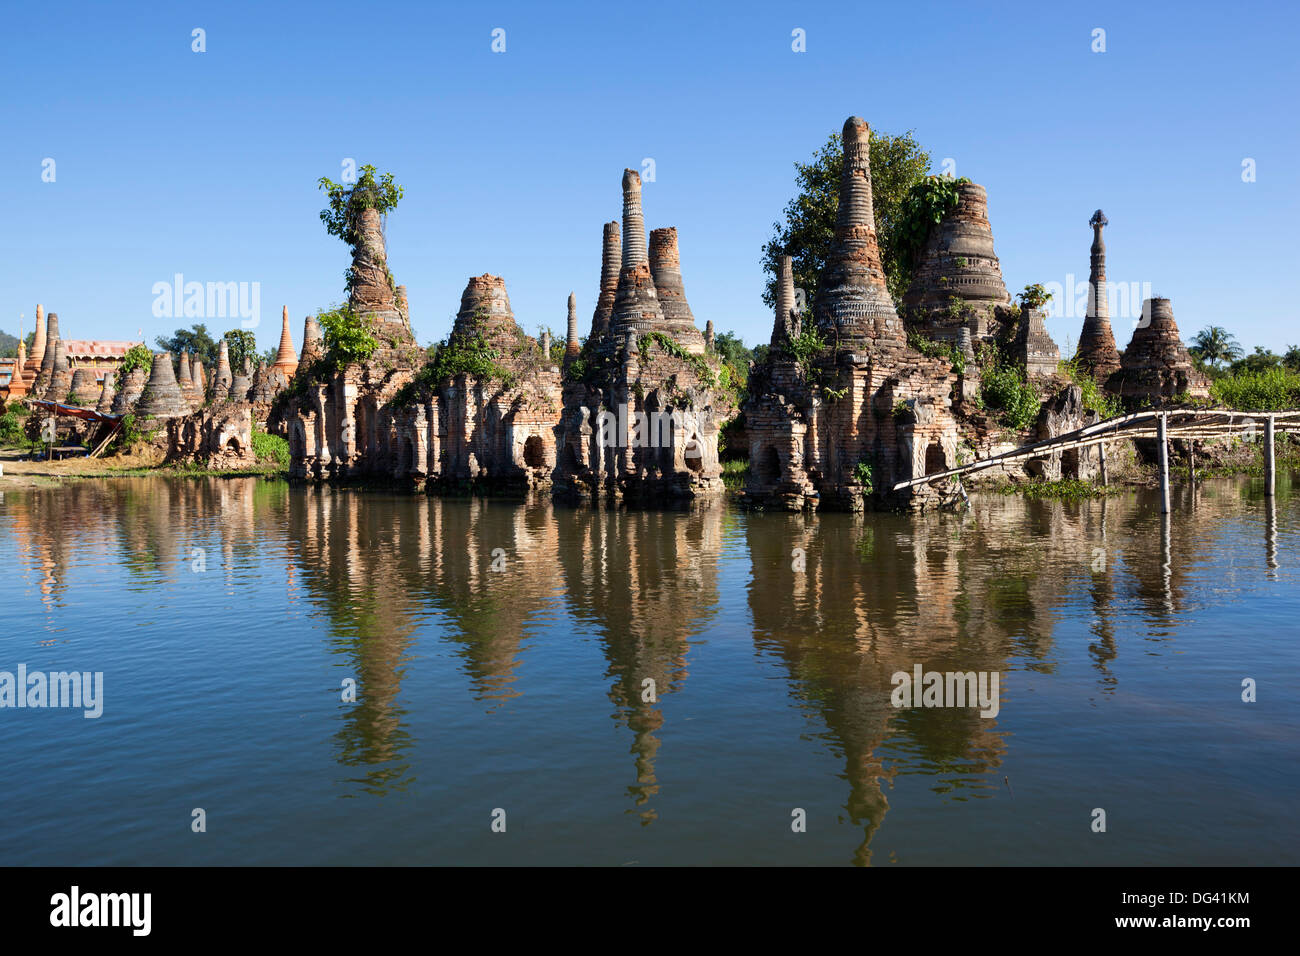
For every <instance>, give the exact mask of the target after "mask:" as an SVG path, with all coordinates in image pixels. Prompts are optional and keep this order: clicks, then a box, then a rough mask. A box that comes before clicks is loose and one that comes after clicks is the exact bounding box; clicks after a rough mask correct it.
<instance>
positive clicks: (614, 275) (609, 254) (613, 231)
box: [591, 222, 622, 338]
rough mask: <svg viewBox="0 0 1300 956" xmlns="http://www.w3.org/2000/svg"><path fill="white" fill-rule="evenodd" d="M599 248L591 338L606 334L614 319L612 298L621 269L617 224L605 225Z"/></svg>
mask: <svg viewBox="0 0 1300 956" xmlns="http://www.w3.org/2000/svg"><path fill="white" fill-rule="evenodd" d="M600 248H601V255H600V296H599V298H597V299H596V311H595V313H594V314H593V315H592V317H591V335H592V337H593V338H597V337H599V336H601V335H604V334H605V333H606V332H608V331H609V323H610V320H611V319H613V317H614V297H615V296H616V295H617V294H618V275H619V270H620V269H621V268H622V250H621V248H620V241H619V231H618V223H616V222H607V223H605V228H604V230H603V235H602V236H601V247H600Z"/></svg>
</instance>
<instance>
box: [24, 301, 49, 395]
mask: <svg viewBox="0 0 1300 956" xmlns="http://www.w3.org/2000/svg"><path fill="white" fill-rule="evenodd" d="M45 341H46V339H45V306H43V305H41V304H40V303H37V305H36V331H35V334H34V335H33V336H32V350H31V352H29V353H28V355H27V368H28V370H29V371H30V372H31V376H30V377H31V378H32V379H33V380H34V379H35V378H36V375H37V373H38V372H40V370H41V360H42V359H44V358H45Z"/></svg>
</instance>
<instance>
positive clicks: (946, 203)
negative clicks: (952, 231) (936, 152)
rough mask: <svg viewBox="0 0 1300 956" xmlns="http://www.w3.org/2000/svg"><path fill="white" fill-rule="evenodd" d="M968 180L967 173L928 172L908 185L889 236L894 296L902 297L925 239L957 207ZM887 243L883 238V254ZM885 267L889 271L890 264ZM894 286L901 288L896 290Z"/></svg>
mask: <svg viewBox="0 0 1300 956" xmlns="http://www.w3.org/2000/svg"><path fill="white" fill-rule="evenodd" d="M969 182H970V180H969V179H967V178H966V177H965V176H962V177H961V178H960V179H954V178H953V177H952V176H926V177H925V178H923V179H921V180H920V181H919V182H916V183H913V184H912V185H911V187H910V188H909V189H908V191H907V196H906V197H905V198H904V199H903V202H902V205H901V208H900V209H899V213H898V218H897V221H896V223H895V224H894V227H893V231H892V235H891V236H890V239H889V241H890V243H891V244H892V245H893V258H894V263H893V266H894V273H896V274H897V278H895V275H894V274H892V273H891V274H890V276H889V279H890V281H889V292H890V294H891V295H892V296H893V297H894V299H895V300H899V299H901V298H902V297H903V293H904V292H906V291H907V287H908V286H909V285H911V282H912V270H913V269H915V268H916V260H917V257H919V256H920V254H921V250H922V249H923V248H925V241H926V240H927V239H929V238H930V230H932V229H933V228H934V227H935V226H937V225H939V223H940V222H942V221H943V217H944V216H946V215H948V213H950V212H951V211H952V210H953V209H955V208H956V207H957V202H958V199H959V198H960V193H959V192H958V191H957V187H958V186H961V185H963V184H965V183H969ZM884 245H885V244H884V242H882V243H881V254H882V258H883V254H884ZM885 271H886V272H887V273H888V272H889V271H890V270H889V266H888V265H886V267H885ZM895 287H897V289H898V291H896V292H895V291H894V290H895Z"/></svg>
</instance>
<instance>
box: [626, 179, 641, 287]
mask: <svg viewBox="0 0 1300 956" xmlns="http://www.w3.org/2000/svg"><path fill="white" fill-rule="evenodd" d="M623 238H624V240H626V241H625V242H624V243H623V268H624V269H631V268H635V267H636V266H638V265H640V264H641V263H643V262H645V261H646V245H645V216H644V215H643V214H642V212H641V174H640V173H638V172H637V171H636V170H635V169H625V170H623Z"/></svg>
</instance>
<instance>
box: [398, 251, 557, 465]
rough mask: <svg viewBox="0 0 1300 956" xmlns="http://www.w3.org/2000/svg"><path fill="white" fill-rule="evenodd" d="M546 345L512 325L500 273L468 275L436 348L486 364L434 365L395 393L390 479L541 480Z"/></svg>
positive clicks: (547, 420)
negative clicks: (468, 367)
mask: <svg viewBox="0 0 1300 956" xmlns="http://www.w3.org/2000/svg"><path fill="white" fill-rule="evenodd" d="M574 321H575V322H576V316H575V318H574ZM544 338H545V337H544ZM545 346H546V343H545V342H544V341H543V342H542V343H539V342H538V341H537V340H536V339H534V338H532V337H531V336H528V335H526V334H524V332H523V330H522V329H521V328H519V326H518V324H516V322H515V317H514V313H513V312H512V311H511V308H510V297H509V295H507V293H506V284H505V280H504V279H502V278H501V277H500V276H493V275H481V276H476V277H474V278H472V279H470V280H469V283H468V284H467V285H466V286H465V292H464V294H463V295H462V296H461V300H460V311H459V312H458V313H457V315H456V321H455V324H454V325H453V327H452V331H451V335H450V336H449V337H448V340H447V344H446V345H444V346H442V348H446V349H455V350H477V351H478V352H479V354H481V355H482V356H483V357H484V358H485V359H486V358H489V357H490V362H486V361H485V362H483V363H480V364H481V365H489V364H490V366H491V369H490V370H488V369H484V368H480V369H479V370H478V371H476V372H468V371H461V372H458V373H456V374H453V375H449V376H446V377H444V378H442V379H441V380H431V379H429V378H428V376H429V375H430V374H431V373H432V371H433V370H434V369H436V366H435V367H434V369H431V370H430V371H429V372H424V373H422V374H421V377H420V378H419V379H417V381H416V382H414V383H413V384H412V386H411V387H409V388H407V389H404V390H403V391H402V393H400V394H399V395H398V396H396V397H395V398H394V399H393V401H392V411H393V414H394V416H395V422H396V442H397V447H396V450H395V454H394V455H393V458H392V464H391V475H392V477H393V478H395V479H398V480H401V481H404V482H409V483H411V484H412V485H414V486H416V487H432V486H437V485H442V486H453V487H457V486H461V487H463V486H466V485H468V484H475V485H478V486H479V487H487V488H490V489H491V490H494V491H523V490H529V489H535V488H540V487H544V486H547V485H549V484H550V480H551V472H552V470H553V469H554V467H555V422H556V421H557V420H558V418H559V414H560V368H559V366H558V365H556V364H554V363H553V362H552V361H551V358H550V355H549V354H547V352H548V349H547V348H546V347H545Z"/></svg>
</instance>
